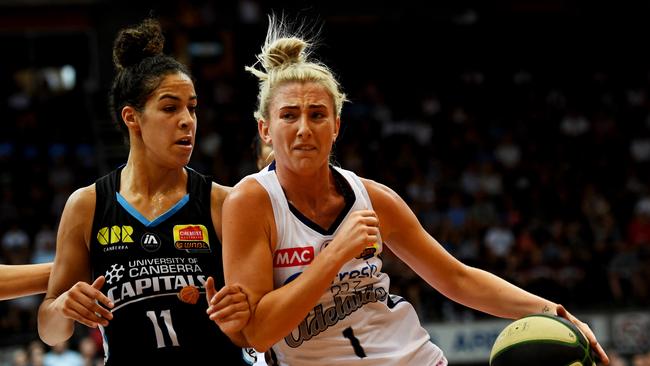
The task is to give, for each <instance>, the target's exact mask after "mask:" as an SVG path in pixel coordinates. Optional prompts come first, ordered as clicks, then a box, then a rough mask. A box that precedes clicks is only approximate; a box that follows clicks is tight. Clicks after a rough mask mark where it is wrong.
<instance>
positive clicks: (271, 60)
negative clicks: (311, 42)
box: [259, 37, 308, 71]
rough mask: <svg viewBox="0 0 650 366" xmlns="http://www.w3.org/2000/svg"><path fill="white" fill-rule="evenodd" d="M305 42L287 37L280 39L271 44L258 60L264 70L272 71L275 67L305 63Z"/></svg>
mask: <svg viewBox="0 0 650 366" xmlns="http://www.w3.org/2000/svg"><path fill="white" fill-rule="evenodd" d="M307 46H308V44H307V42H305V41H303V40H302V39H299V38H295V37H289V38H280V39H277V40H275V41H274V42H273V43H271V44H270V45H269V46H268V48H267V49H266V50H264V52H263V53H262V54H260V55H259V59H260V60H263V61H262V66H263V67H264V69H266V70H267V71H268V70H272V69H274V68H276V67H284V66H288V65H291V64H295V63H299V62H305V59H306V55H305V52H304V51H305V49H306V48H307Z"/></svg>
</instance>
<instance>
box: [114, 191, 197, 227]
mask: <svg viewBox="0 0 650 366" xmlns="http://www.w3.org/2000/svg"><path fill="white" fill-rule="evenodd" d="M115 197H116V198H117V202H118V203H119V204H120V206H122V207H123V208H124V209H125V210H126V212H128V213H129V214H130V215H131V216H133V217H134V218H135V219H136V220H138V221H140V223H142V225H144V226H145V227H156V226H158V225H160V224H161V223H163V222H165V220H167V219H168V218H169V217H171V216H172V215H173V214H175V213H176V212H178V210H180V209H181V208H183V206H185V205H186V204H187V203H188V202H189V201H190V195H189V193H187V194H185V196H183V198H181V199H180V200H179V201H178V202H176V204H175V205H174V206H172V208H170V209H169V210H167V212H165V213H163V214H162V215H160V216H158V217H156V218H155V219H153V221H149V220H148V219H147V218H146V217H144V216H143V215H142V214H141V213H140V212H138V210H136V209H135V208H134V207H133V206H131V204H130V203H129V202H128V201H127V200H126V199H125V198H124V197H122V195H121V194H120V192H115Z"/></svg>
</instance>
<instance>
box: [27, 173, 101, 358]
mask: <svg viewBox="0 0 650 366" xmlns="http://www.w3.org/2000/svg"><path fill="white" fill-rule="evenodd" d="M94 211H95V189H94V185H93V186H90V187H85V188H81V189H79V190H77V191H75V192H74V193H73V194H72V195H71V196H70V198H69V199H68V202H67V203H66V205H65V208H64V209H63V214H62V216H61V222H60V224H59V229H58V232H57V238H56V256H55V258H54V266H53V267H52V273H51V275H50V281H49V285H48V290H47V294H46V295H45V299H44V300H43V303H42V304H41V306H40V307H39V310H38V333H39V336H40V337H41V339H42V340H43V342H45V343H46V344H49V345H54V344H57V343H60V342H62V341H65V340H67V339H68V338H70V336H71V335H72V333H73V331H74V322H75V321H78V322H80V323H82V324H85V325H87V326H89V327H97V325H98V324H102V325H108V320H110V319H112V317H113V315H112V314H111V312H110V311H109V310H107V309H106V308H105V307H102V306H101V305H100V304H102V305H104V306H107V307H109V308H110V307H113V304H112V302H111V301H110V300H109V299H108V298H107V297H106V296H105V295H104V294H102V293H101V291H100V289H101V287H102V286H103V284H104V277H103V276H100V277H98V278H97V279H96V280H95V282H93V283H92V284H90V283H89V282H90V258H89V252H88V243H89V242H90V232H91V227H92V220H93V216H94Z"/></svg>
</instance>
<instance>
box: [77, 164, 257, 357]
mask: <svg viewBox="0 0 650 366" xmlns="http://www.w3.org/2000/svg"><path fill="white" fill-rule="evenodd" d="M120 172H121V169H117V170H115V171H113V172H111V173H109V174H108V175H106V176H104V177H102V178H100V179H98V180H97V181H96V182H95V183H96V190H97V206H96V208H95V216H94V221H93V229H92V236H91V242H90V258H91V265H92V274H93V279H95V278H97V277H98V276H101V275H104V276H106V283H105V284H104V287H103V288H102V292H103V293H104V294H106V295H107V296H108V297H109V298H110V299H111V300H112V301H113V302H114V304H115V307H114V308H113V309H112V312H113V319H112V320H111V321H110V322H109V325H108V326H106V327H100V330H101V332H102V335H103V337H104V351H105V356H106V365H135V364H138V363H142V364H143V365H145V364H146V365H183V364H184V363H185V362H192V363H196V362H197V361H199V360H205V359H212V360H213V361H212V362H210V364H212V365H245V364H246V363H244V361H243V358H242V350H241V348H239V347H237V346H235V345H234V344H233V343H232V342H231V341H230V339H229V338H228V337H227V336H226V335H224V334H223V333H222V332H221V330H220V329H219V327H218V326H217V325H216V324H215V323H214V322H213V321H212V320H210V319H209V318H208V315H207V314H206V309H207V301H206V300H205V289H204V283H205V281H206V279H207V278H208V277H209V276H212V277H213V278H214V280H215V287H216V288H217V289H219V288H221V287H222V286H223V285H224V280H223V266H222V259H221V243H220V242H219V239H218V238H217V234H216V232H215V230H214V227H213V225H212V218H211V214H210V190H211V187H212V182H211V181H210V179H209V178H208V177H206V176H203V175H201V174H199V173H197V172H196V171H194V170H192V169H189V168H187V172H188V182H187V192H188V194H186V195H185V196H184V197H183V199H181V200H180V201H179V202H178V203H177V204H176V205H174V206H173V207H172V208H171V209H170V210H169V211H167V212H165V213H164V214H163V215H161V216H160V217H158V218H156V219H154V220H153V221H149V220H148V219H146V218H145V217H144V216H142V215H141V214H140V213H138V212H137V211H136V210H135V209H134V208H133V207H132V206H131V205H130V204H129V203H128V202H127V201H126V200H125V199H124V198H123V197H122V196H121V195H119V193H118V192H119V187H120ZM185 286H196V287H197V288H199V289H200V291H201V293H200V296H199V299H198V302H197V303H196V304H191V303H186V302H183V301H181V300H180V298H179V297H178V296H177V295H178V293H179V291H180V290H181V289H182V288H183V287H185Z"/></svg>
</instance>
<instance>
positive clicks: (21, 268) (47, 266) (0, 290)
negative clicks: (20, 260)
mask: <svg viewBox="0 0 650 366" xmlns="http://www.w3.org/2000/svg"><path fill="white" fill-rule="evenodd" d="M51 269H52V263H39V264H17V265H5V264H0V300H8V299H13V298H16V297H21V296H27V295H34V294H40V293H43V292H45V291H47V281H48V279H49V278H50V270H51Z"/></svg>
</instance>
